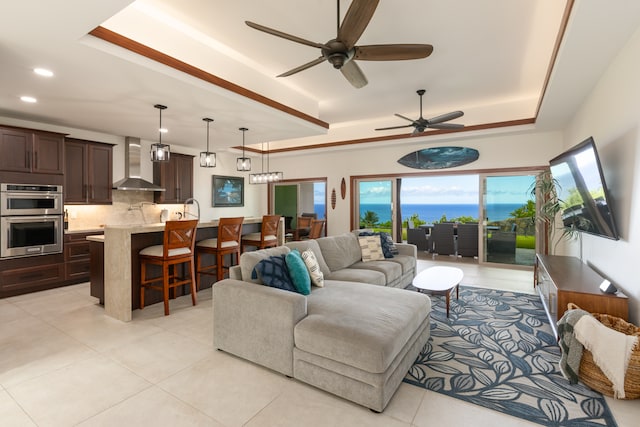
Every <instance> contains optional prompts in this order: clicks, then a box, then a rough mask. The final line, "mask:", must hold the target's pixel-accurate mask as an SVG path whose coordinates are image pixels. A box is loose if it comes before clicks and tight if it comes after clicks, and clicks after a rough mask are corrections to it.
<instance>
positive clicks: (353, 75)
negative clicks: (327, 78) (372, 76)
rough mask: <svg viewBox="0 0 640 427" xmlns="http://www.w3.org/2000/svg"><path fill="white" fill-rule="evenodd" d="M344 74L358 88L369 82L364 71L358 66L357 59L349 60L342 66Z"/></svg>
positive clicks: (341, 69)
mask: <svg viewBox="0 0 640 427" xmlns="http://www.w3.org/2000/svg"><path fill="white" fill-rule="evenodd" d="M340 71H341V72H342V75H343V76H344V77H345V78H346V79H347V80H348V81H349V83H351V84H352V85H353V87H355V88H356V89H360V88H361V87H364V86H366V85H367V83H369V82H368V81H367V78H366V77H365V75H364V73H363V72H362V70H361V69H360V67H358V64H356V62H355V61H349V62H347V63H346V64H344V65H343V66H342V68H340Z"/></svg>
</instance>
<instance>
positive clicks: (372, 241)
mask: <svg viewBox="0 0 640 427" xmlns="http://www.w3.org/2000/svg"><path fill="white" fill-rule="evenodd" d="M358 242H359V243H360V250H361V251H362V262H369V261H378V260H383V259H384V255H383V253H382V245H380V236H361V237H358Z"/></svg>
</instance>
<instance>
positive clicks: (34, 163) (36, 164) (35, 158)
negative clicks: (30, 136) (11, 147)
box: [33, 151, 38, 169]
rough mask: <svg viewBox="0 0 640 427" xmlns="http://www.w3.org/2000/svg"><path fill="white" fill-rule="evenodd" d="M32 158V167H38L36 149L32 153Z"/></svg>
mask: <svg viewBox="0 0 640 427" xmlns="http://www.w3.org/2000/svg"><path fill="white" fill-rule="evenodd" d="M33 159H34V161H33V166H34V169H38V152H37V151H35V152H34V153H33Z"/></svg>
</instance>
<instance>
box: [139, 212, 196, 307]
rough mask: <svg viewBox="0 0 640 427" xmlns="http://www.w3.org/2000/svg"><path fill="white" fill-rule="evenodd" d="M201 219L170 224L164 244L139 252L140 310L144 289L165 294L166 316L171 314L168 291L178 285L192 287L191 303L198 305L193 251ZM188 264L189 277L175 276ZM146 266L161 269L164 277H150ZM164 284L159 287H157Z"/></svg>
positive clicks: (142, 303)
mask: <svg viewBox="0 0 640 427" xmlns="http://www.w3.org/2000/svg"><path fill="white" fill-rule="evenodd" d="M197 226H198V220H197V219H194V220H186V221H167V222H166V223H165V225H164V234H163V238H162V240H163V244H162V245H154V246H149V247H146V248H144V249H142V250H141V251H140V253H139V260H140V308H141V309H143V308H144V291H145V289H147V288H148V289H154V290H156V291H160V292H162V297H163V300H164V314H165V316H166V315H168V314H169V291H170V290H171V289H175V288H177V287H179V286H183V285H187V284H188V285H189V287H190V290H191V301H192V303H193V305H196V281H195V263H194V249H195V243H196V230H197ZM183 263H188V265H189V267H188V271H189V274H188V277H185V278H180V277H178V276H177V275H176V272H175V266H176V265H178V264H183ZM147 264H153V265H158V266H160V267H162V275H161V276H158V277H152V278H147ZM156 282H161V283H160V284H155V283H156Z"/></svg>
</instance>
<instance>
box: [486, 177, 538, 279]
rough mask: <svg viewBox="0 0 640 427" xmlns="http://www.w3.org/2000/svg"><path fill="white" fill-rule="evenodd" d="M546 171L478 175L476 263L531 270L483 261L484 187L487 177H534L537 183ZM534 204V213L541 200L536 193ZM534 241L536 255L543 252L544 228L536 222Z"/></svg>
mask: <svg viewBox="0 0 640 427" xmlns="http://www.w3.org/2000/svg"><path fill="white" fill-rule="evenodd" d="M546 169H547V168H545V167H539V168H522V169H519V170H516V169H513V170H508V171H500V170H494V171H484V172H481V173H480V174H479V180H478V184H479V186H480V188H479V195H480V200H479V201H478V203H479V210H480V213H479V215H480V218H481V220H480V225H481V227H478V242H479V245H478V263H479V264H485V265H494V266H505V265H508V266H509V267H510V268H516V269H526V270H529V269H531V268H532V266H529V265H518V264H504V263H497V262H491V261H485V258H486V257H485V253H486V249H487V203H486V197H487V187H486V183H487V178H488V177H505V176H523V175H534V176H535V180H536V182H537V180H538V179H539V174H540V173H541V172H543V171H545V170H546ZM536 188H537V186H536ZM535 203H536V212H538V211H539V206H540V203H541V198H540V195H539V194H538V192H537V191H536V196H535ZM535 239H536V244H535V251H536V253H542V252H545V248H546V228H545V227H544V226H541V225H540V223H539V222H538V221H536V224H535Z"/></svg>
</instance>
